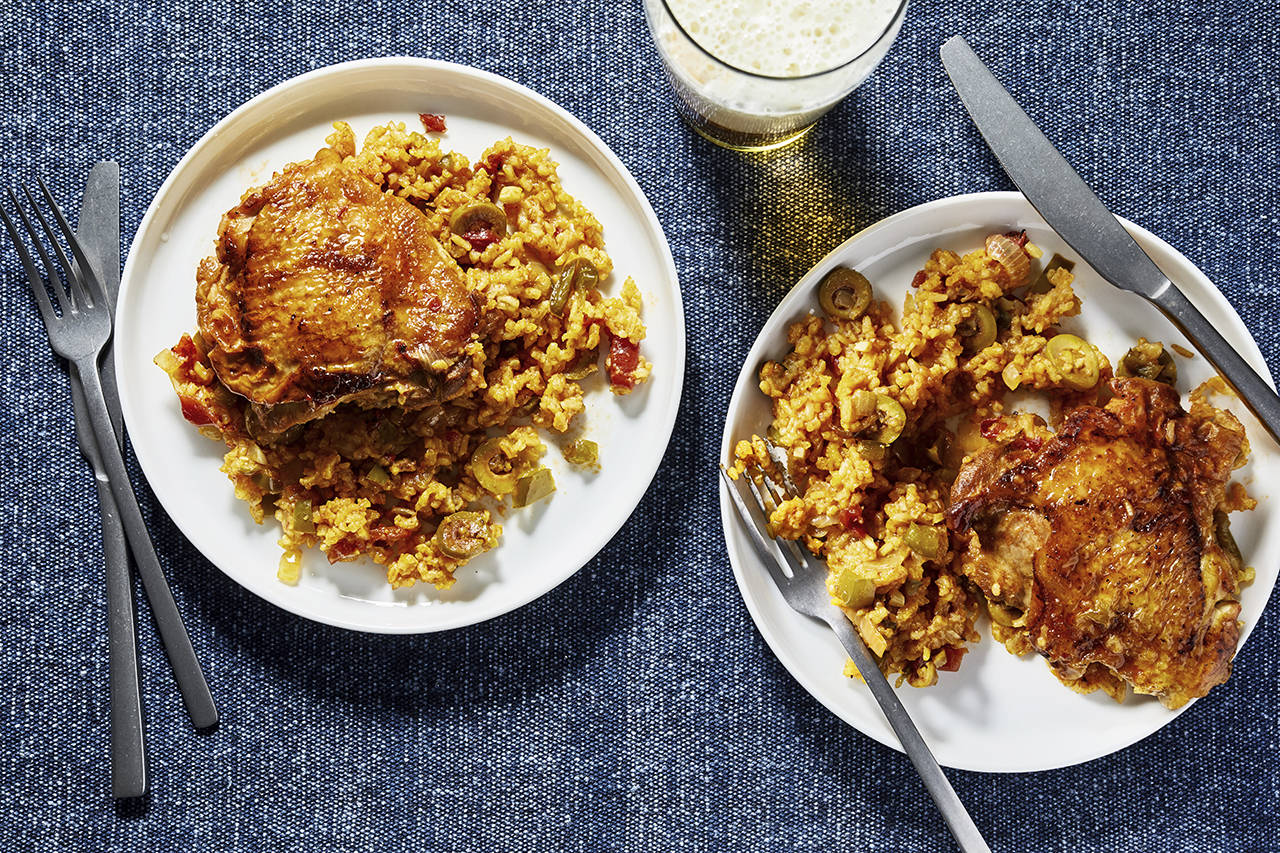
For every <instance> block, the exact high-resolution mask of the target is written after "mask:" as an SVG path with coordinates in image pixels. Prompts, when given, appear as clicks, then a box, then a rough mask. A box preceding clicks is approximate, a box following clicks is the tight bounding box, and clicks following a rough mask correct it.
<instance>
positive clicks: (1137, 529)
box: [948, 378, 1248, 708]
mask: <svg viewBox="0 0 1280 853" xmlns="http://www.w3.org/2000/svg"><path fill="white" fill-rule="evenodd" d="M1112 390H1113V391H1114V393H1115V396H1114V397H1113V398H1112V400H1111V401H1110V402H1108V403H1107V405H1106V407H1105V408H1099V407H1097V406H1081V407H1079V408H1076V409H1074V410H1072V411H1070V412H1069V413H1067V415H1066V416H1065V418H1064V421H1063V423H1062V426H1061V428H1060V429H1059V430H1058V432H1057V434H1056V435H1054V436H1053V437H1051V438H1049V439H1048V440H1046V441H1045V442H1044V443H1043V445H1042V446H1040V447H1039V448H1037V449H1031V448H1028V447H1026V446H1023V447H1022V448H1021V449H1006V448H991V449H989V450H987V451H984V452H982V453H978V454H976V455H975V456H973V457H972V458H971V459H969V460H968V461H967V462H966V463H965V465H964V466H963V468H962V469H961V471H960V473H959V475H958V476H957V478H956V481H955V485H954V488H953V491H952V496H951V507H950V509H949V511H948V512H949V521H950V523H951V526H952V527H953V529H955V530H956V531H958V532H960V533H962V534H966V533H967V534H969V535H970V537H971V539H970V542H969V546H968V550H967V552H966V554H965V555H964V556H963V557H962V565H961V568H962V571H964V572H965V574H966V576H968V577H969V578H970V579H971V580H972V581H973V582H974V583H976V584H977V585H978V586H979V587H980V588H981V589H982V590H983V592H984V593H985V594H986V595H987V597H988V599H989V600H991V601H992V602H994V603H996V604H998V605H1002V606H1004V607H1006V608H1009V609H1010V610H1011V612H1013V613H1015V614H1017V613H1019V612H1020V613H1021V617H1020V618H1019V620H1018V621H1017V622H1015V623H1014V624H1015V625H1019V626H1023V625H1025V630H1026V636H1027V639H1029V641H1030V644H1031V646H1032V647H1033V648H1034V649H1035V650H1036V651H1038V652H1039V653H1040V654H1041V655H1043V656H1044V657H1045V658H1047V659H1048V662H1049V664H1050V666H1051V667H1052V668H1053V670H1054V672H1055V673H1056V674H1057V675H1058V676H1059V677H1060V678H1062V679H1063V680H1064V681H1066V682H1067V683H1069V684H1072V685H1073V686H1075V687H1076V688H1077V689H1081V690H1085V691H1088V690H1091V689H1095V688H1097V687H1099V686H1106V684H1107V683H1108V681H1110V682H1111V683H1112V685H1113V686H1114V687H1116V688H1119V689H1121V690H1122V689H1123V685H1121V684H1120V683H1119V681H1118V679H1123V681H1124V682H1127V683H1128V684H1129V685H1131V686H1132V687H1133V689H1134V690H1135V691H1137V692H1139V693H1147V694H1152V695H1154V696H1156V697H1158V698H1159V699H1160V701H1161V702H1163V703H1164V704H1165V705H1167V706H1169V707H1170V708H1176V707H1179V706H1181V705H1183V704H1185V703H1186V702H1188V701H1189V700H1191V699H1194V698H1197V697H1200V696H1203V695H1205V694H1206V693H1207V692H1208V691H1209V689H1210V688H1212V687H1213V686H1214V685H1217V684H1221V683H1222V682H1223V681H1226V679H1227V676H1228V675H1230V672H1231V658H1232V656H1233V655H1234V654H1235V649H1236V644H1237V642H1238V641H1239V636H1240V625H1239V622H1238V621H1237V617H1238V615H1239V612H1240V604H1239V601H1238V598H1237V596H1238V586H1239V581H1238V578H1237V568H1238V566H1237V565H1235V564H1234V563H1233V561H1232V560H1231V559H1230V558H1229V557H1228V555H1227V553H1226V552H1225V551H1224V550H1223V548H1222V547H1221V546H1220V545H1219V543H1218V540H1217V536H1216V528H1215V523H1214V511H1215V509H1217V508H1218V507H1219V505H1220V504H1221V503H1222V502H1223V501H1224V499H1225V497H1226V489H1227V483H1228V479H1229V477H1230V475H1231V472H1232V470H1234V469H1235V468H1236V467H1238V466H1239V465H1241V464H1243V459H1244V456H1245V454H1246V453H1247V450H1248V445H1247V443H1246V440H1245V434H1244V429H1243V428H1242V427H1241V425H1240V423H1239V421H1237V420H1236V419H1235V417H1233V416H1232V415H1231V414H1230V413H1229V412H1225V411H1222V410H1219V409H1216V408H1214V407H1213V406H1211V405H1209V404H1208V403H1206V402H1204V401H1203V400H1199V399H1195V400H1194V401H1193V404H1192V407H1191V411H1190V413H1187V412H1185V411H1183V409H1182V408H1181V406H1180V405H1179V400H1178V395H1177V392H1176V391H1174V390H1173V389H1172V388H1170V387H1169V386H1167V385H1163V384H1160V383H1156V382H1151V381H1148V380H1145V379H1136V378H1135V379H1116V380H1113V382H1112ZM1011 447H1012V446H1011ZM1117 677H1118V679H1117Z"/></svg>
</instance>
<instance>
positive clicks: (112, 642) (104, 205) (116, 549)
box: [71, 160, 147, 799]
mask: <svg viewBox="0 0 1280 853" xmlns="http://www.w3.org/2000/svg"><path fill="white" fill-rule="evenodd" d="M76 224H77V233H76V237H77V239H78V240H79V242H80V244H81V246H82V247H83V249H84V253H85V257H86V260H88V262H89V264H90V265H91V266H92V267H93V268H94V270H95V271H96V272H97V273H98V274H99V276H100V280H102V281H103V282H106V281H108V280H110V276H111V273H112V269H113V268H114V270H115V272H114V275H115V279H114V280H115V281H116V282H117V284H118V282H119V275H120V273H119V270H120V167H119V166H118V165H117V164H116V163H115V162H113V161H109V160H108V161H102V162H99V163H97V164H95V165H94V167H93V169H92V170H91V171H90V173H89V179H88V181H87V182H86V183H85V190H84V199H83V201H82V203H81V207H80V215H79V217H78V218H77V220H76ZM112 299H113V300H114V297H112ZM80 383H81V380H80V377H79V375H78V374H76V373H75V372H74V371H73V372H72V376H71V401H72V404H73V405H74V407H75V419H76V440H77V441H78V442H79V444H80V452H81V453H82V454H83V455H84V458H85V459H86V460H87V461H88V462H89V465H90V467H91V468H92V469H93V476H94V484H95V485H96V486H97V490H98V509H99V515H100V516H101V518H102V551H103V558H104V563H105V567H106V585H107V658H108V682H109V687H108V691H109V696H110V731H111V793H112V796H113V797H114V798H115V799H126V798H132V797H141V796H143V795H144V794H145V793H146V791H147V749H146V737H145V732H144V729H143V721H142V695H141V687H140V678H139V674H138V636H137V619H136V614H135V612H134V596H133V581H132V577H131V574H130V571H129V550H128V546H127V544H126V539H125V531H124V525H123V523H122V522H121V520H120V512H119V509H118V508H117V506H116V501H115V498H114V497H113V496H112V494H111V482H110V480H109V478H108V477H107V474H106V470H105V468H104V466H103V462H102V454H101V452H100V451H99V450H98V444H97V441H96V440H95V438H94V436H93V430H92V429H90V427H89V412H88V409H87V408H86V405H85V399H84V390H83V388H82V387H81V384H80ZM113 387H114V383H113ZM117 402H118V398H117ZM120 437H121V433H120V432H119V431H117V432H116V440H117V441H119V440H120Z"/></svg>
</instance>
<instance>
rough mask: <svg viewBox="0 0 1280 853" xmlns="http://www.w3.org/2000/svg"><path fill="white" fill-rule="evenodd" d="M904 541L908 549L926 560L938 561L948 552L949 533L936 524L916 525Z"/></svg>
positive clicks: (909, 530) (908, 529)
mask: <svg viewBox="0 0 1280 853" xmlns="http://www.w3.org/2000/svg"><path fill="white" fill-rule="evenodd" d="M903 539H904V540H905V541H906V543H907V547H908V548H910V549H911V550H912V551H915V552H916V553H917V554H918V555H920V556H921V557H924V558H925V559H926V560H936V559H938V558H939V557H941V556H942V555H943V554H945V553H946V552H947V532H946V531H945V530H943V529H942V528H941V527H939V526H938V525H936V524H915V523H913V524H912V525H911V526H910V527H908V528H907V532H906V535H905V536H903Z"/></svg>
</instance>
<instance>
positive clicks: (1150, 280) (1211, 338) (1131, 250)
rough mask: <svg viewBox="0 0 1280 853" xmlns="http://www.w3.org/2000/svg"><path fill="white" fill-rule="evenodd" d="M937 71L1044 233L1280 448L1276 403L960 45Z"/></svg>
mask: <svg viewBox="0 0 1280 853" xmlns="http://www.w3.org/2000/svg"><path fill="white" fill-rule="evenodd" d="M942 64H943V66H944V67H945V68H946V69H947V74H948V75H949V76H950V77H951V82H952V84H953V85H954V86H955V88H956V92H958V93H959V95H960V100H961V101H963V102H964V105H965V109H967V110H968V111H969V115H970V117H972V119H973V123H974V124H975V125H977V127H978V131H979V132H980V133H981V134H982V138H983V139H985V140H986V142H987V145H988V146H989V147H990V148H991V151H992V153H994V154H995V155H996V159H997V160H999V161H1000V165H1001V166H1002V167H1004V170H1005V172H1006V173H1007V174H1008V175H1009V177H1010V179H1012V180H1013V183H1014V184H1015V185H1016V186H1017V187H1018V189H1019V190H1021V191H1022V194H1023V195H1024V196H1026V197H1027V200H1028V201H1029V202H1031V204H1032V206H1034V207H1035V209H1036V210H1037V211H1038V212H1039V213H1040V215H1041V216H1042V217H1044V221H1045V222H1047V223H1048V224H1049V227H1051V228H1052V229H1053V230H1054V231H1056V232H1057V233H1058V234H1059V235H1060V236H1061V237H1062V239H1063V240H1065V241H1066V242H1067V244H1068V245H1069V246H1071V248H1072V249H1074V250H1075V251H1076V252H1077V253H1078V254H1079V255H1080V257H1081V258H1083V259H1084V260H1085V261H1086V262H1087V263H1088V264H1089V266H1091V267H1093V268H1094V270H1096V271H1097V272H1098V274H1099V275H1101V276H1102V277H1103V278H1104V279H1106V280H1107V281H1109V282H1111V284H1113V285H1115V286H1116V287H1119V288H1120V289H1122V290H1128V291H1130V292H1132V293H1136V294H1138V295H1139V296H1142V297H1144V298H1145V299H1147V300H1148V301H1149V302H1151V303H1152V304H1154V305H1155V306H1156V307H1157V308H1159V309H1160V311H1161V312H1162V313H1163V314H1164V315H1165V316H1166V317H1168V318H1169V320H1170V321H1171V322H1172V323H1173V324H1174V325H1175V326H1177V327H1178V328H1179V329H1180V330H1181V331H1182V332H1183V334H1185V335H1186V336H1187V339H1188V340H1190V341H1191V342H1192V343H1193V344H1195V346H1196V347H1197V348H1198V349H1199V350H1200V352H1201V353H1203V354H1204V356H1205V357H1206V358H1207V359H1208V360H1209V362H1210V363H1211V364H1213V366H1214V367H1215V368H1217V371H1218V373H1219V374H1221V375H1222V378H1223V379H1225V380H1226V381H1227V382H1228V384H1230V385H1231V387H1232V388H1234V389H1235V391H1236V394H1237V395H1238V396H1239V397H1240V399H1241V400H1243V401H1244V403H1245V405H1246V406H1248V407H1249V409H1250V411H1252V412H1253V414H1254V415H1255V416H1257V418H1258V421H1259V422H1260V423H1261V424H1262V426H1263V427H1264V428H1265V429H1266V430H1267V432H1268V433H1270V434H1271V437H1272V438H1273V439H1274V440H1275V441H1276V442H1277V443H1280V396H1277V395H1276V392H1275V391H1273V390H1272V389H1271V387H1270V385H1268V384H1267V382H1266V380H1264V379H1263V378H1262V377H1261V376H1259V375H1258V374H1257V373H1256V372H1254V370H1253V368H1251V367H1250V366H1249V365H1248V363H1247V362H1245V360H1244V359H1243V358H1242V357H1241V356H1240V354H1239V353H1238V352H1236V350H1235V348H1234V347H1232V346H1231V344H1229V343H1228V342H1227V340H1226V339H1225V338H1223V337H1222V335H1221V334H1220V333H1219V332H1218V330H1217V329H1215V328H1214V326H1213V324H1212V323H1210V322H1209V320H1208V319H1206V318H1205V316H1204V315H1203V314H1201V313H1200V311H1199V309H1197V308H1196V307H1195V306H1194V305H1192V304H1191V301H1190V300H1189V299H1187V297H1186V296H1185V295H1184V294H1183V293H1182V291H1181V290H1179V289H1178V287H1177V285H1175V284H1174V283H1173V282H1171V281H1170V280H1169V278H1168V276H1166V275H1165V274H1164V273H1163V272H1161V271H1160V268H1159V267H1157V266H1156V264H1155V262H1154V261H1152V260H1151V258H1150V257H1149V256H1148V255H1147V253H1146V252H1144V251H1142V248H1141V247H1140V246H1139V245H1138V244H1137V243H1136V242H1134V239H1133V238H1132V237H1131V236H1129V232H1128V231H1126V230H1125V229H1124V226H1122V225H1121V224H1120V222H1119V221H1118V220H1117V219H1116V218H1115V216H1113V215H1112V213H1111V212H1110V211H1109V210H1107V208H1106V207H1105V206H1104V205H1103V204H1102V201H1101V200H1099V198H1098V196H1097V195H1095V194H1094V192H1093V190H1091V189H1090V188H1089V186H1088V184H1086V183H1085V182H1084V179H1083V178H1081V177H1080V175H1079V174H1077V173H1076V171H1075V169H1073V168H1071V164H1069V163H1068V162H1067V161H1066V159H1065V158H1064V157H1063V156H1062V155H1061V154H1060V153H1058V150H1057V149H1056V148H1054V147H1053V143H1051V142H1050V141H1049V140H1048V139H1046V138H1045V135H1044V134H1043V133H1041V132H1040V129H1039V128H1038V127H1036V125H1035V123H1034V122H1032V121H1031V119H1030V118H1029V117H1028V116H1027V114H1026V113H1025V112H1023V110H1022V108H1021V107H1019V106H1018V104H1017V102H1016V101H1014V99H1013V97H1012V96H1011V95H1010V94H1009V92H1008V91H1006V90H1005V88H1004V87H1003V86H1002V85H1000V81H998V80H997V79H996V78H995V76H994V75H993V74H992V73H991V72H990V71H989V70H988V69H987V67H986V66H985V65H983V64H982V60H980V59H979V58H978V56H977V54H975V53H974V52H973V50H972V49H971V48H970V47H969V45H968V43H966V42H965V40H964V39H963V38H961V37H960V36H952V37H951V38H950V39H948V40H947V41H946V42H945V43H943V45H942Z"/></svg>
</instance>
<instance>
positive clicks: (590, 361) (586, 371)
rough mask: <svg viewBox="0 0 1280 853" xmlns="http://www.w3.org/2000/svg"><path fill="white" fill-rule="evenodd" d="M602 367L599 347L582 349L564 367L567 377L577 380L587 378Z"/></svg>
mask: <svg viewBox="0 0 1280 853" xmlns="http://www.w3.org/2000/svg"><path fill="white" fill-rule="evenodd" d="M599 369H600V351H599V349H584V350H580V351H579V352H578V354H577V355H575V356H574V357H573V360H572V361H570V362H569V364H568V366H567V367H565V369H564V376H565V378H566V379H572V380H573V381H574V382H577V381H578V380H579V379H586V378H587V377H588V376H590V375H591V374H593V373H595V372H596V371H597V370H599Z"/></svg>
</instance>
